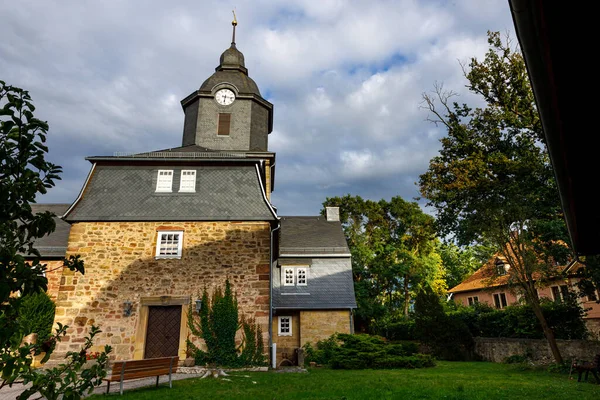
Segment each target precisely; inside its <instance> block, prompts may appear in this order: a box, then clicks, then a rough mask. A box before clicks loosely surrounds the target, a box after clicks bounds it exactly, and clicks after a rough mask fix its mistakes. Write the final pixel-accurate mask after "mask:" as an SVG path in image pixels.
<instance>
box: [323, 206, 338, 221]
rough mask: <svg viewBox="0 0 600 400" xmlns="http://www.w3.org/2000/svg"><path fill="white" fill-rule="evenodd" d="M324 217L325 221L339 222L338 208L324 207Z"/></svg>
mask: <svg viewBox="0 0 600 400" xmlns="http://www.w3.org/2000/svg"><path fill="white" fill-rule="evenodd" d="M325 215H326V216H327V221H339V220H340V208H339V207H325Z"/></svg>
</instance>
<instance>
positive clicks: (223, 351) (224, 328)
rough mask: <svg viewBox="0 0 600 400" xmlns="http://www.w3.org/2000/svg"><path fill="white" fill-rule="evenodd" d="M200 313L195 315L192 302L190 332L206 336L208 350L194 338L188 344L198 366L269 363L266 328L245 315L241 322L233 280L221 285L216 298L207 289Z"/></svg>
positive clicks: (215, 295) (235, 365)
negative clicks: (238, 337) (237, 341)
mask: <svg viewBox="0 0 600 400" xmlns="http://www.w3.org/2000/svg"><path fill="white" fill-rule="evenodd" d="M202 305H203V306H202V308H201V309H200V313H199V314H200V315H199V316H198V317H195V316H194V313H193V312H192V306H191V304H190V307H189V310H188V321H187V323H188V327H189V329H190V332H191V333H192V334H193V335H195V336H198V337H200V338H202V339H204V343H205V344H206V347H207V351H203V350H201V349H199V348H197V347H196V346H195V345H194V344H193V343H192V341H190V340H189V339H188V340H187V345H188V348H189V349H190V351H191V352H192V354H193V356H194V360H195V363H196V365H206V364H214V365H218V366H224V367H245V366H252V365H265V363H266V360H265V356H264V343H263V337H262V330H261V328H260V326H258V325H257V324H256V322H255V321H254V320H253V319H252V320H246V319H244V318H242V319H241V320H240V321H238V317H239V313H238V303H237V299H236V297H235V295H234V293H233V289H232V287H231V284H230V283H229V279H226V280H225V287H224V289H221V288H220V287H217V288H216V289H215V291H214V293H213V296H212V298H209V296H208V292H207V291H206V290H204V292H203V294H202ZM239 329H241V331H242V335H243V341H242V344H241V345H240V346H239V347H236V344H235V336H236V333H237V332H238V330H239Z"/></svg>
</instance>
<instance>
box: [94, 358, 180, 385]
mask: <svg viewBox="0 0 600 400" xmlns="http://www.w3.org/2000/svg"><path fill="white" fill-rule="evenodd" d="M178 363H179V357H178V356H174V357H161V358H148V359H145V360H127V361H114V363H113V365H112V370H111V374H110V376H109V377H108V378H105V380H106V381H108V385H107V387H106V393H108V392H109V391H110V383H111V382H120V385H121V389H120V393H121V394H123V382H124V381H127V380H130V379H139V378H149V377H154V376H156V386H157V387H158V379H159V377H160V376H161V375H169V387H170V388H172V387H173V382H172V374H174V373H175V372H177V365H178Z"/></svg>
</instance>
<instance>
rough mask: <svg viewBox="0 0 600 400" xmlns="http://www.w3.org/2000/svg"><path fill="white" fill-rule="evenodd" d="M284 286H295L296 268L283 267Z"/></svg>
mask: <svg viewBox="0 0 600 400" xmlns="http://www.w3.org/2000/svg"><path fill="white" fill-rule="evenodd" d="M283 286H294V268H284V269H283Z"/></svg>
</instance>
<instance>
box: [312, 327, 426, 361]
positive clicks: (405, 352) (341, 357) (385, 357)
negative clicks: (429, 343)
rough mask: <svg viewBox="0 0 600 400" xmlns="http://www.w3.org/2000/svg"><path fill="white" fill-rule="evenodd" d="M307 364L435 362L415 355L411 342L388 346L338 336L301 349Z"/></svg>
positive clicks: (360, 337)
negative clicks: (312, 362)
mask: <svg viewBox="0 0 600 400" xmlns="http://www.w3.org/2000/svg"><path fill="white" fill-rule="evenodd" d="M304 350H305V354H306V358H305V360H306V362H307V363H308V362H310V361H315V362H317V363H318V364H323V365H329V366H331V368H334V369H366V368H374V369H384V368H424V367H432V366H434V365H435V359H434V358H433V357H431V356H428V355H423V354H416V352H417V345H416V344H415V343H412V342H406V343H390V342H388V341H386V340H385V339H384V338H382V337H379V336H374V335H367V334H354V335H350V334H337V335H332V336H331V337H329V338H328V339H326V340H322V341H319V342H317V345H316V348H315V347H313V346H312V345H310V344H306V345H305V346H304Z"/></svg>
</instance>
